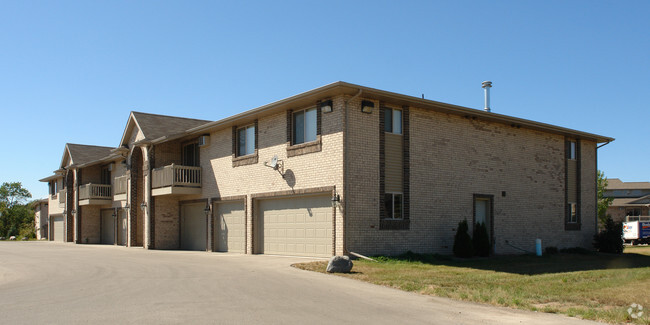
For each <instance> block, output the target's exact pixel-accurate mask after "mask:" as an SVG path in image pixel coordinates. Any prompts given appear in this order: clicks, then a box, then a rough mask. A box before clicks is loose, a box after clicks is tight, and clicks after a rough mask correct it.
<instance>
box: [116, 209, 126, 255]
mask: <svg viewBox="0 0 650 325" xmlns="http://www.w3.org/2000/svg"><path fill="white" fill-rule="evenodd" d="M117 220H118V221H117V244H118V245H122V246H126V237H127V232H126V229H127V225H128V223H127V219H126V212H125V211H124V210H120V211H119V213H118V217H117Z"/></svg>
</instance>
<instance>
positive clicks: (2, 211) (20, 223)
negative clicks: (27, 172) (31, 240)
mask: <svg viewBox="0 0 650 325" xmlns="http://www.w3.org/2000/svg"><path fill="white" fill-rule="evenodd" d="M31 197H32V194H31V193H29V191H28V190H27V189H25V188H24V187H23V185H22V184H21V183H20V182H13V183H6V182H5V183H2V186H0V236H6V237H9V236H17V235H19V234H23V235H28V237H29V236H31V234H32V233H33V232H34V210H33V208H32V204H29V203H27V202H26V201H27V199H29V198H31Z"/></svg>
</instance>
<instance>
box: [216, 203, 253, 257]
mask: <svg viewBox="0 0 650 325" xmlns="http://www.w3.org/2000/svg"><path fill="white" fill-rule="evenodd" d="M216 212H217V213H216V215H215V219H216V220H215V225H214V238H215V250H216V251H217V252H235V253H244V249H245V248H246V214H245V213H244V203H243V202H228V203H219V204H217V210H216Z"/></svg>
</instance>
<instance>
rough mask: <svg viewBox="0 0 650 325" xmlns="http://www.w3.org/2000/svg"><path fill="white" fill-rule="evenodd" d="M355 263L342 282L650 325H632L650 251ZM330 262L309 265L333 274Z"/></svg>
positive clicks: (647, 301)
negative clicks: (355, 281)
mask: <svg viewBox="0 0 650 325" xmlns="http://www.w3.org/2000/svg"><path fill="white" fill-rule="evenodd" d="M379 260H380V261H379V262H371V261H365V260H357V261H354V268H353V269H352V271H353V272H352V273H350V274H344V275H341V276H345V277H349V278H353V279H358V280H362V281H367V282H370V283H375V284H379V285H384V286H389V287H394V288H398V289H401V290H405V291H412V292H417V293H421V294H425V295H433V296H440V297H448V298H452V299H459V300H467V301H474V302H481V303H487V304H493V305H497V306H507V307H513V308H519V309H528V310H535V311H540V312H548V313H562V314H566V315H569V316H576V317H580V318H584V319H592V320H598V321H605V322H610V323H626V322H631V323H635V324H650V316H649V315H648V311H647V310H644V315H643V316H642V317H641V319H640V320H639V319H637V320H635V319H632V318H631V317H629V316H628V313H627V309H628V308H629V307H630V305H631V304H632V303H636V304H640V305H642V306H644V307H646V309H648V308H650V247H649V246H645V247H627V248H626V249H625V253H624V254H623V255H608V254H566V253H561V254H555V255H549V256H543V257H536V256H530V255H525V256H503V257H492V258H485V259H469V260H457V259H452V258H450V257H446V256H434V255H416V254H407V255H404V256H401V257H396V258H385V257H380V258H379ZM326 265H327V262H313V263H301V264H296V265H295V266H296V267H298V268H301V269H305V270H311V271H316V272H325V267H326Z"/></svg>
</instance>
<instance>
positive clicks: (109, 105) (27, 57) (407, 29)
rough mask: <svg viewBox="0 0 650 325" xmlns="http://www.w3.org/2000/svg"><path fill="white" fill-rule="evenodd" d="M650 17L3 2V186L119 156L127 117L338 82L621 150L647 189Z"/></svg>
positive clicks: (620, 6) (617, 164)
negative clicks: (75, 146) (577, 133)
mask: <svg viewBox="0 0 650 325" xmlns="http://www.w3.org/2000/svg"><path fill="white" fill-rule="evenodd" d="M648 17H650V1H595V0H589V1H390V2H389V1H319V2H317V1H265V2H261V1H260V2H258V1H5V0H0V110H1V112H2V124H1V125H2V131H3V132H2V134H3V137H4V141H3V147H4V148H3V150H2V159H0V182H9V181H20V182H22V183H23V185H24V186H25V187H27V188H28V189H29V190H30V191H31V192H32V194H34V196H35V197H44V196H45V195H46V194H47V186H46V184H44V183H39V182H38V179H40V178H43V177H46V176H49V175H51V173H52V171H53V170H55V169H57V168H58V165H59V163H60V161H61V156H62V153H63V148H64V145H65V143H66V142H70V143H82V144H95V145H104V146H117V145H118V143H119V140H120V137H121V136H122V132H123V130H124V127H125V125H126V121H127V118H128V114H129V112H130V111H132V110H135V111H142V112H150V113H157V114H166V115H174V116H184V117H192V118H200V119H207V120H218V119H221V118H224V117H228V116H230V115H233V114H236V113H239V112H242V111H244V110H248V109H251V108H255V107H257V106H261V105H264V104H267V103H269V102H272V101H275V100H279V99H282V98H285V97H288V96H291V95H295V94H297V93H300V92H303V91H307V90H310V89H313V88H316V87H320V86H323V85H325V84H328V83H331V82H335V81H338V80H342V81H347V82H351V83H357V84H361V85H364V86H369V87H374V88H379V89H383V90H388V91H393V92H398V93H403V94H408V95H413V96H421V95H422V94H424V95H425V97H426V98H428V99H433V100H437V101H442V102H447V103H452V104H456V105H461V106H466V107H471V108H477V109H481V108H482V107H483V92H482V89H481V82H482V81H484V80H491V81H492V82H493V88H492V108H493V111H494V112H497V113H501V114H506V115H511V116H516V117H520V118H525V119H531V120H535V121H540V122H544V123H550V124H555V125H559V126H563V127H568V128H573V129H578V130H581V131H586V132H591V133H596V134H600V135H605V136H609V137H614V138H616V141H615V142H613V143H611V144H609V145H607V146H605V147H603V148H601V149H599V152H598V159H599V160H598V166H599V168H600V169H602V170H604V171H605V174H606V175H607V176H608V177H610V178H613V177H617V178H621V179H622V180H624V181H650V171H649V169H648V165H649V163H648V162H649V161H650V150H649V149H648V147H647V141H644V140H647V139H648V133H649V132H648V126H649V122H650V110H649V109H648V106H649V105H648V103H650V91H648V87H650V19H648Z"/></svg>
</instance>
